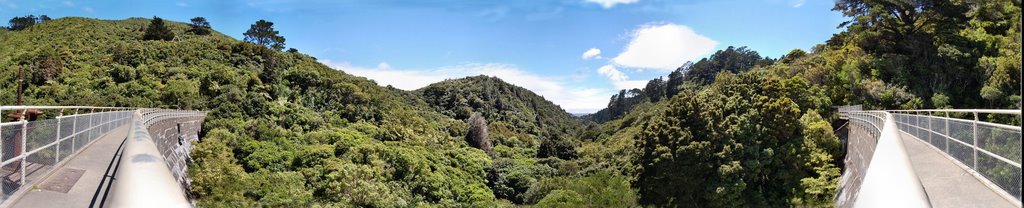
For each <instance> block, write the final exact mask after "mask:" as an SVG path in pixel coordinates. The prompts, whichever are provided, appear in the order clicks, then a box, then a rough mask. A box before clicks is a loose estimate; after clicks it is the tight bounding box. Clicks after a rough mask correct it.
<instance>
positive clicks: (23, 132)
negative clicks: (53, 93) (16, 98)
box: [21, 107, 28, 186]
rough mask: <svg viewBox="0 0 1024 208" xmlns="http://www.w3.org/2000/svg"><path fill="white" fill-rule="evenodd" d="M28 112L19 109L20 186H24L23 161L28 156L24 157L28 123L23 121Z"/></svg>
mask: <svg viewBox="0 0 1024 208" xmlns="http://www.w3.org/2000/svg"><path fill="white" fill-rule="evenodd" d="M27 112H28V107H25V108H23V109H21V185H22V186H24V185H25V159H26V158H28V155H25V148H26V147H28V121H26V120H25V113H27Z"/></svg>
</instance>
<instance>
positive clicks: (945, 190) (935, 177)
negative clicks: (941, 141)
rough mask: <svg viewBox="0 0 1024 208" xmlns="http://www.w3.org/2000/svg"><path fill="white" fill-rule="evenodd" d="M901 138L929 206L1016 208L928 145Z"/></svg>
mask: <svg viewBox="0 0 1024 208" xmlns="http://www.w3.org/2000/svg"><path fill="white" fill-rule="evenodd" d="M901 137H902V138H903V143H904V146H906V148H907V153H908V154H910V160H911V162H912V163H913V166H914V171H916V172H917V176H918V178H920V179H921V184H922V185H924V189H925V192H927V193H928V199H929V200H930V201H931V204H932V207H937V208H942V207H1017V206H1015V205H1013V204H1012V203H1010V202H1009V201H1007V199H1005V198H1003V197H1001V196H999V194H997V193H996V192H994V191H992V189H989V188H988V186H985V185H984V184H983V183H982V182H981V181H979V180H978V178H975V177H974V176H973V175H971V174H970V173H968V172H967V171H966V170H964V169H963V168H961V167H960V166H959V165H957V164H956V163H954V162H953V161H952V160H950V159H949V158H948V157H946V156H945V155H944V153H942V152H939V151H938V150H936V149H934V148H932V147H931V145H929V144H927V143H924V142H923V141H921V140H918V139H917V138H915V137H914V136H912V135H910V134H907V133H902V136H901Z"/></svg>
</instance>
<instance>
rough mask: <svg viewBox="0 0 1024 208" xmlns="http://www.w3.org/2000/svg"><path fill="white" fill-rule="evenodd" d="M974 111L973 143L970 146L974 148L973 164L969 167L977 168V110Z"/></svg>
mask: <svg viewBox="0 0 1024 208" xmlns="http://www.w3.org/2000/svg"><path fill="white" fill-rule="evenodd" d="M973 113H974V130H973V132H974V143H973V144H974V145H973V146H972V147H971V148H973V149H974V166H972V167H971V169H974V170H975V171H977V170H978V112H973Z"/></svg>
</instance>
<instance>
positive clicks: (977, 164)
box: [895, 112, 1021, 201]
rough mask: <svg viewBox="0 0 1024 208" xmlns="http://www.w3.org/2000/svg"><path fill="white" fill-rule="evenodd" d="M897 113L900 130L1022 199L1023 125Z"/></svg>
mask: <svg viewBox="0 0 1024 208" xmlns="http://www.w3.org/2000/svg"><path fill="white" fill-rule="evenodd" d="M975 114H977V113H976V112H975ZM895 115H896V117H897V118H899V119H897V122H899V123H900V124H898V126H899V128H900V130H902V131H904V132H906V133H908V134H911V135H913V136H915V137H917V138H918V139H920V140H922V141H924V142H926V143H928V144H931V145H932V146H934V147H935V148H936V149H938V150H939V151H942V152H944V153H945V154H947V155H949V156H950V157H952V158H953V159H955V160H956V161H957V162H959V163H960V164H963V165H964V166H967V167H968V168H971V169H973V170H974V171H975V172H977V174H979V175H980V177H981V178H983V179H984V180H986V181H989V182H991V183H992V184H994V185H995V186H998V187H999V188H1000V189H1002V191H1005V192H1006V193H1007V194H1009V195H1011V196H1012V197H1014V198H1016V199H1017V200H1018V201H1019V200H1020V199H1021V166H1020V162H1021V129H1020V126H1011V125H1003V124H995V123H989V122H985V121H978V120H964V119H958V118H949V117H939V116H924V115H912V114H895ZM946 115H949V114H946ZM975 116H976V115H975ZM1018 116H1019V115H1018Z"/></svg>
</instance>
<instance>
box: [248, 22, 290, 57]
mask: <svg viewBox="0 0 1024 208" xmlns="http://www.w3.org/2000/svg"><path fill="white" fill-rule="evenodd" d="M278 33H279V32H278V31H277V30H274V23H273V22H269V21H266V20H260V21H256V23H254V24H252V26H249V30H248V31H245V33H243V35H245V41H246V42H250V43H255V44H256V45H262V46H264V47H267V48H272V49H274V50H281V49H284V37H282V36H280V35H277V34H278Z"/></svg>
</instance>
